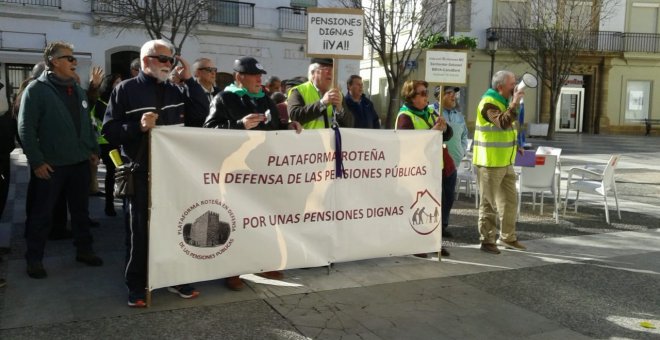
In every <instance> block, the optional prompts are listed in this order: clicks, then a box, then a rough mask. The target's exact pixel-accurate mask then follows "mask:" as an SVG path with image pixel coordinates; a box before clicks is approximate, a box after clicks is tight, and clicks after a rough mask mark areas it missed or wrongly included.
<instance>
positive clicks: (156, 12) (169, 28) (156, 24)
mask: <svg viewBox="0 0 660 340" xmlns="http://www.w3.org/2000/svg"><path fill="white" fill-rule="evenodd" d="M209 6H210V2H209V0H97V1H96V3H95V8H94V10H95V15H96V16H97V20H98V21H99V22H100V23H102V24H104V23H107V26H108V27H110V28H112V29H118V30H119V33H121V32H123V31H124V30H126V29H132V28H137V27H140V26H142V27H143V28H144V30H145V31H146V33H147V34H148V35H149V37H151V39H165V40H168V41H170V42H171V43H172V44H173V45H174V46H175V48H176V50H177V53H181V49H182V47H183V43H184V42H185V41H186V38H188V36H190V35H192V33H193V30H194V29H195V27H196V26H197V24H199V23H200V18H201V17H202V13H204V12H206V11H207V10H208V9H209Z"/></svg>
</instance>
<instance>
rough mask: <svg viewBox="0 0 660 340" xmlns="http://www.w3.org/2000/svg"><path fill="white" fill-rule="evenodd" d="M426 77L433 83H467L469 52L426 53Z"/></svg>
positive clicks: (429, 51) (431, 51)
mask: <svg viewBox="0 0 660 340" xmlns="http://www.w3.org/2000/svg"><path fill="white" fill-rule="evenodd" d="M425 76H426V77H425V78H424V80H426V81H428V82H432V83H443V84H452V85H464V84H466V83H467V52H450V51H433V50H428V51H426V75H425Z"/></svg>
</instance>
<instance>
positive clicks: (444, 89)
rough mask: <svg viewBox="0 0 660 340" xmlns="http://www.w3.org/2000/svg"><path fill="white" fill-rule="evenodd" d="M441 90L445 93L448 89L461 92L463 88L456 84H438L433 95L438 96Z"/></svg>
mask: <svg viewBox="0 0 660 340" xmlns="http://www.w3.org/2000/svg"><path fill="white" fill-rule="evenodd" d="M440 90H442V92H443V93H445V92H447V91H452V92H459V91H460V90H461V88H460V87H455V86H436V87H435V89H433V95H435V96H436V97H437V96H439V95H440Z"/></svg>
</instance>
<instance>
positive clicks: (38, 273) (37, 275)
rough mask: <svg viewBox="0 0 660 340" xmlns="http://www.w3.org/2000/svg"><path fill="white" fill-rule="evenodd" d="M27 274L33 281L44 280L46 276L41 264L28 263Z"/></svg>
mask: <svg viewBox="0 0 660 340" xmlns="http://www.w3.org/2000/svg"><path fill="white" fill-rule="evenodd" d="M27 274H28V276H29V277H31V278H33V279H45V278H46V277H47V276H48V274H47V273H46V270H45V269H44V265H43V264H42V263H41V262H35V263H28V265H27Z"/></svg>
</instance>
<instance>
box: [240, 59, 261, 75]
mask: <svg viewBox="0 0 660 340" xmlns="http://www.w3.org/2000/svg"><path fill="white" fill-rule="evenodd" d="M234 71H236V72H238V73H245V74H266V70H264V68H263V66H261V64H259V62H258V61H257V59H254V58H252V57H241V58H239V59H236V60H234Z"/></svg>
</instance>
